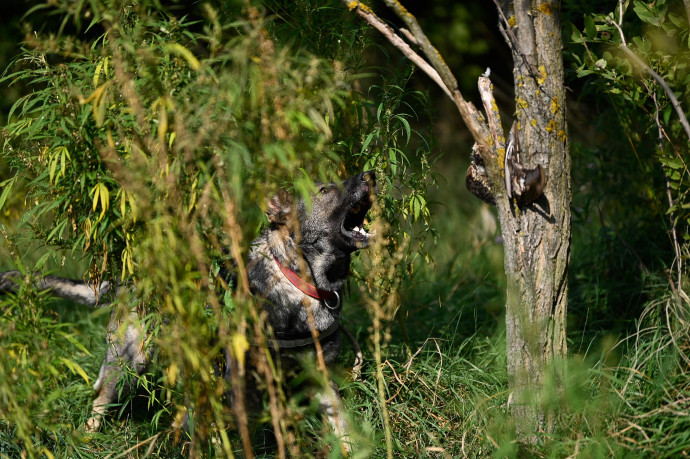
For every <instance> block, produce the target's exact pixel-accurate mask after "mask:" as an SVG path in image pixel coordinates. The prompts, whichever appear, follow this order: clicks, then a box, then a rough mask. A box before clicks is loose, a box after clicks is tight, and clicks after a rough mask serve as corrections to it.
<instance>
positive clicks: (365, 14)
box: [345, 0, 453, 99]
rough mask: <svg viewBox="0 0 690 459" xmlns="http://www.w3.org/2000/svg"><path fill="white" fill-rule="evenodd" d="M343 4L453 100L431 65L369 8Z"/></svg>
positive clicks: (360, 4) (355, 4)
mask: <svg viewBox="0 0 690 459" xmlns="http://www.w3.org/2000/svg"><path fill="white" fill-rule="evenodd" d="M345 2H346V3H347V7H348V8H350V9H351V10H352V9H354V10H355V12H356V13H357V15H358V16H359V17H361V18H362V19H364V20H365V21H367V23H368V24H369V25H370V26H372V27H373V28H375V29H376V30H378V31H379V32H381V34H382V35H383V36H384V37H385V38H386V39H387V40H388V41H389V42H390V43H391V44H392V45H393V46H395V47H396V48H398V50H400V51H401V52H402V53H403V54H404V55H405V57H407V58H408V59H409V60H410V61H412V63H413V64H415V65H416V66H417V67H419V68H420V70H422V71H423V72H424V73H426V74H427V75H428V76H429V78H431V79H432V80H434V82H435V83H436V84H437V85H438V86H439V87H440V88H441V89H442V90H443V92H445V93H446V95H447V96H448V97H450V98H451V99H452V98H453V96H452V95H451V92H450V90H449V89H448V87H447V86H446V84H445V82H444V81H443V79H442V78H441V76H440V75H439V74H438V72H437V71H436V70H435V69H434V68H433V67H432V66H431V65H429V63H428V62H427V61H425V60H424V58H422V56H420V55H419V54H417V53H416V52H414V50H413V49H412V48H411V47H410V45H408V44H407V43H406V42H405V40H403V39H402V38H400V36H399V35H397V34H396V33H395V31H393V29H392V28H391V27H390V26H388V24H386V23H384V22H383V21H382V20H381V19H380V18H379V17H378V16H376V14H375V13H374V12H373V11H372V10H371V8H369V7H368V6H367V5H365V4H364V3H362V2H348V1H347V0H345ZM408 33H409V32H408ZM413 37H414V35H413Z"/></svg>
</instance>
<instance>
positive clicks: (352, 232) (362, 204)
mask: <svg viewBox="0 0 690 459" xmlns="http://www.w3.org/2000/svg"><path fill="white" fill-rule="evenodd" d="M369 208H371V202H370V200H369V195H365V196H364V197H363V198H362V199H361V200H360V201H359V202H358V203H356V204H355V205H354V206H352V207H351V208H350V210H349V211H348V212H347V215H345V219H344V220H343V225H342V233H343V235H344V236H345V237H348V238H350V239H351V240H353V241H354V242H360V243H365V242H367V241H368V240H369V238H370V237H371V234H369V233H368V232H367V231H366V230H365V229H364V218H365V217H366V215H367V212H368V211H369Z"/></svg>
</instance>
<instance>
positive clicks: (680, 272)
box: [645, 84, 683, 288]
mask: <svg viewBox="0 0 690 459" xmlns="http://www.w3.org/2000/svg"><path fill="white" fill-rule="evenodd" d="M645 86H646V84H645ZM649 89H650V88H647V90H648V91H649ZM649 92H650V93H651V94H652V100H653V101H654V122H655V123H656V127H657V131H658V135H659V138H658V142H659V143H658V147H659V151H663V150H664V130H663V127H662V126H661V120H660V119H659V101H658V100H657V97H656V91H649ZM663 169H664V180H665V181H666V198H667V199H668V207H669V209H672V208H673V206H674V205H675V203H674V202H673V195H672V194H671V180H670V178H669V176H668V174H667V173H666V168H665V167H664V168H663ZM668 218H669V220H670V223H671V237H672V239H673V250H674V251H675V252H676V268H677V270H678V281H677V284H678V288H682V282H683V256H682V253H681V251H680V243H679V242H678V230H677V228H676V223H675V220H676V216H675V213H674V212H673V211H671V213H670V214H669V216H668Z"/></svg>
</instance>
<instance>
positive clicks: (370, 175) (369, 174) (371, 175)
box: [360, 171, 376, 186]
mask: <svg viewBox="0 0 690 459" xmlns="http://www.w3.org/2000/svg"><path fill="white" fill-rule="evenodd" d="M360 180H361V181H363V182H367V183H370V184H371V185H372V186H375V185H376V173H375V172H374V171H366V172H362V173H361V174H360Z"/></svg>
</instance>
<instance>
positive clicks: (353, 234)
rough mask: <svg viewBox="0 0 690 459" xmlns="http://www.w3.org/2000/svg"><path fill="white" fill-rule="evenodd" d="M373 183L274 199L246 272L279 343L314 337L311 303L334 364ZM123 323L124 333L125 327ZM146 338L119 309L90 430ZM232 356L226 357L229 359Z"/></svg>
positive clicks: (65, 289) (106, 287) (6, 279)
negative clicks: (319, 295)
mask: <svg viewBox="0 0 690 459" xmlns="http://www.w3.org/2000/svg"><path fill="white" fill-rule="evenodd" d="M374 188H375V176H374V173H373V172H365V173H361V174H358V175H356V176H354V177H351V178H350V179H348V180H346V181H344V182H343V183H342V184H325V185H317V193H316V194H315V195H313V196H312V197H311V200H310V201H311V202H310V204H307V203H306V202H304V200H297V201H295V200H294V199H293V198H292V197H291V196H289V195H288V194H287V193H279V194H278V195H276V196H274V197H273V198H272V199H271V200H270V201H269V202H268V210H267V216H268V219H269V222H270V225H269V227H268V228H267V229H266V230H265V231H264V232H263V234H261V236H260V237H259V238H258V239H256V240H255V241H254V242H253V243H252V246H251V249H250V252H249V256H248V261H247V272H248V277H249V281H250V284H251V289H252V293H253V294H255V295H256V296H258V297H261V298H263V300H264V301H263V302H262V303H263V309H264V310H265V312H266V314H267V317H268V323H269V324H270V325H271V328H272V329H273V332H274V334H275V338H276V341H275V342H277V343H281V342H282V343H285V342H303V341H309V339H308V338H309V337H311V336H312V330H311V326H310V318H309V314H308V312H307V308H309V310H310V311H311V315H312V317H313V324H314V327H315V328H316V331H317V332H318V334H322V333H324V332H326V331H331V333H330V334H328V336H325V337H324V338H323V339H320V340H319V342H320V346H321V348H322V351H323V357H324V361H325V363H326V364H327V365H331V364H333V363H334V362H335V360H336V358H337V356H338V353H339V351H340V345H341V338H340V330H339V329H335V331H332V330H334V327H335V324H337V323H338V322H339V320H340V298H341V297H342V293H343V287H344V284H345V281H346V278H347V275H348V273H349V270H350V257H351V254H352V253H353V252H354V251H356V250H358V249H360V248H364V247H367V245H368V244H369V238H370V235H369V234H368V233H366V232H365V231H364V229H363V224H364V217H365V214H366V213H367V211H368V210H369V208H370V207H371V197H372V195H373V192H374ZM279 265H282V266H283V267H286V268H289V269H290V270H292V271H293V272H294V273H296V274H297V275H298V276H299V278H300V279H302V280H303V281H304V282H307V283H309V284H312V285H314V286H315V287H317V288H318V289H320V290H322V291H328V292H335V293H337V296H334V298H336V300H333V299H329V300H322V299H316V298H313V297H311V296H309V295H307V294H305V293H304V292H303V291H302V290H300V288H298V287H297V286H296V285H295V284H293V283H292V282H291V281H290V280H289V279H288V278H287V277H286V275H285V274H283V272H281V268H280V266H279ZM18 277H19V273H18V272H16V271H11V272H6V273H2V274H0V293H1V292H3V291H12V290H14V289H15V288H16V283H17V279H16V278H18ZM36 287H37V288H38V289H41V290H50V291H51V293H52V294H54V295H56V296H59V297H63V298H67V299H70V300H73V301H75V302H78V303H81V304H85V305H90V306H97V305H98V306H101V305H104V304H107V303H108V302H109V301H110V300H112V298H109V297H114V296H115V293H116V292H114V290H117V289H114V288H112V286H111V284H109V283H108V282H102V283H100V284H99V285H91V284H88V283H85V282H80V281H73V280H68V279H63V278H59V277H55V276H44V277H41V278H39V279H37V280H36ZM125 316H127V314H125ZM123 324H124V327H123ZM123 328H124V333H122V332H121V331H122V330H123ZM118 331H119V332H118ZM146 337H147V334H146V332H145V329H144V327H143V325H142V324H141V321H140V318H139V316H138V315H137V313H136V311H135V309H132V310H131V312H130V313H129V315H128V316H127V317H119V316H116V311H115V310H114V311H113V316H112V317H111V321H110V323H109V325H108V332H107V340H108V350H107V353H106V356H105V358H104V361H103V364H102V366H101V370H100V373H99V376H98V380H97V381H96V383H95V385H94V389H95V390H96V398H95V399H94V402H93V411H92V416H91V418H90V419H89V420H88V421H87V424H86V427H85V428H86V430H87V431H95V430H97V429H98V428H99V427H100V422H101V417H102V416H103V414H104V413H105V411H106V407H107V406H108V405H110V404H112V403H114V402H116V400H117V398H118V392H119V391H118V389H117V383H118V380H119V379H120V378H121V376H122V374H123V367H122V365H123V364H125V365H128V366H129V367H130V368H133V369H135V370H136V371H137V372H138V373H139V374H141V373H142V372H143V371H144V370H145V369H146V367H147V364H148V363H149V360H150V358H151V357H152V353H151V348H150V346H147V344H146V343H145V340H146ZM288 347H290V346H288ZM313 349H314V343H313V342H310V343H308V344H306V345H300V346H296V348H295V349H290V350H287V351H285V352H283V350H281V354H284V353H285V354H294V353H295V352H300V351H313ZM228 358H229V356H226V360H227V359H228ZM225 377H226V378H227V377H229V375H228V374H226V375H225ZM331 386H332V387H331V391H332V392H331V393H322V394H321V395H319V397H318V398H319V402H320V404H321V406H322V409H323V411H324V412H325V414H326V415H327V417H328V418H329V421H330V422H331V424H332V426H333V428H334V429H335V431H336V433H338V434H339V435H341V436H342V435H345V434H346V426H345V424H344V416H343V415H342V413H340V414H339V413H338V412H339V411H340V406H339V405H340V402H339V398H338V396H337V386H334V384H331Z"/></svg>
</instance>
